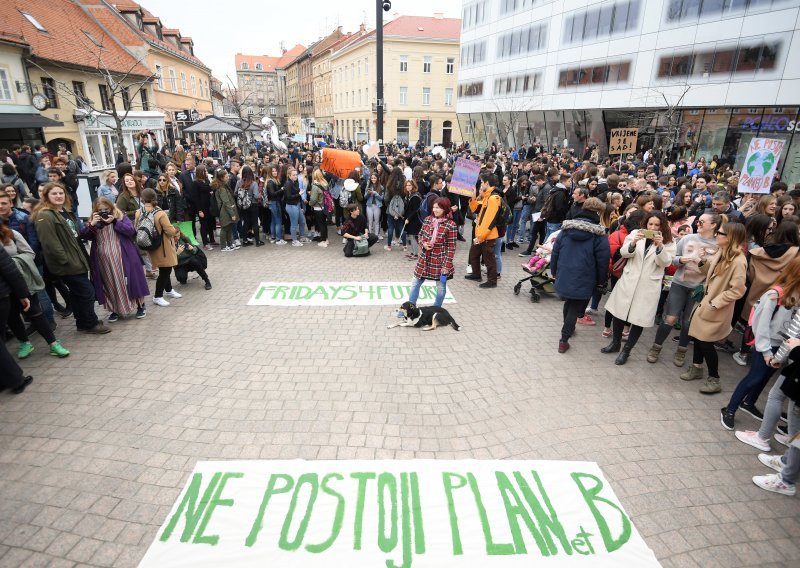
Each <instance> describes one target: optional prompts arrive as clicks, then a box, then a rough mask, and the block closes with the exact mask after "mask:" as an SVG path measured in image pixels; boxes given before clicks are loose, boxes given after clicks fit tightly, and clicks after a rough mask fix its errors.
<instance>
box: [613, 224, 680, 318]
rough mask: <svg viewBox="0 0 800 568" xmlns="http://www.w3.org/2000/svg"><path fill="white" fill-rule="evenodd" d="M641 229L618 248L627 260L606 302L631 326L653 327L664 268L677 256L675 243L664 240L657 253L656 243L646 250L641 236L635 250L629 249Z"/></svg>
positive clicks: (614, 312) (617, 316)
mask: <svg viewBox="0 0 800 568" xmlns="http://www.w3.org/2000/svg"><path fill="white" fill-rule="evenodd" d="M638 232H639V230H638V229H637V230H636V231H633V232H632V233H631V234H629V235H628V236H627V237H626V238H625V242H624V243H622V247H620V249H619V252H620V254H621V255H622V256H623V257H625V258H627V259H628V262H627V264H625V270H624V271H623V272H622V276H621V277H620V279H619V280H618V281H617V284H616V286H614V290H613V291H612V292H611V296H610V297H609V298H608V302H606V310H608V311H609V312H611V313H612V314H613V315H614V317H616V318H619V319H621V320H623V321H627V322H628V323H630V324H632V325H638V326H640V327H652V326H653V324H654V323H655V317H656V309H657V308H658V298H659V296H660V295H661V288H662V283H663V280H664V269H665V268H666V267H667V266H669V265H670V263H671V262H672V259H673V257H674V256H675V243H674V242H671V243H665V244H664V246H663V247H662V248H661V252H660V253H658V254H656V247H655V245H651V246H650V248H649V249H647V252H645V241H644V239H642V240H640V241H639V242H638V243H636V248H635V249H634V251H633V252H629V251H630V248H629V247H630V244H631V243H632V242H633V238H634V237H635V236H636V234H637V233H638Z"/></svg>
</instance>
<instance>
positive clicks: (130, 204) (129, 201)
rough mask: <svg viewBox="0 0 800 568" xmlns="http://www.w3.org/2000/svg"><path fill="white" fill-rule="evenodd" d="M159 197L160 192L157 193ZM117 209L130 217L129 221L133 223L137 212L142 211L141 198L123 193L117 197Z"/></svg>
mask: <svg viewBox="0 0 800 568" xmlns="http://www.w3.org/2000/svg"><path fill="white" fill-rule="evenodd" d="M156 195H158V191H156ZM116 205H117V208H118V209H119V210H120V211H122V212H123V213H125V215H127V216H128V219H130V220H131V221H133V220H134V219H135V218H136V212H137V211H138V210H139V209H141V205H140V204H139V198H138V197H134V196H133V195H131V194H130V193H128V192H127V191H121V192H120V194H119V196H118V197H117V204H116Z"/></svg>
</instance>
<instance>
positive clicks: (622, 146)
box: [608, 128, 639, 156]
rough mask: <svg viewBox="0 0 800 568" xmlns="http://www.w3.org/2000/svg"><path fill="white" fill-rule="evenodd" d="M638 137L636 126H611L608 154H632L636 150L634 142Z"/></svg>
mask: <svg viewBox="0 0 800 568" xmlns="http://www.w3.org/2000/svg"><path fill="white" fill-rule="evenodd" d="M638 139H639V129H638V128H612V129H611V138H610V139H609V141H608V154H609V155H610V156H614V155H616V154H633V153H634V152H636V142H637V141H638Z"/></svg>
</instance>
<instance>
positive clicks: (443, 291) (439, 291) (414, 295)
mask: <svg viewBox="0 0 800 568" xmlns="http://www.w3.org/2000/svg"><path fill="white" fill-rule="evenodd" d="M423 282H425V280H424V279H422V278H414V279H413V280H412V281H411V294H410V295H409V296H408V301H409V302H411V303H412V304H414V305H416V304H417V300H418V299H419V291H420V289H421V288H422V283H423ZM446 295H447V281H445V282H442V281H441V280H437V281H436V300H434V302H433V305H434V306H436V307H437V308H441V307H442V304H444V297H445V296H446Z"/></svg>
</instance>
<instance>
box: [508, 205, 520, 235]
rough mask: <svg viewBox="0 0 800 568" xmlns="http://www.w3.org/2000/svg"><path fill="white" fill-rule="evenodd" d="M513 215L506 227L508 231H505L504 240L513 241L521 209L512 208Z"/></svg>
mask: <svg viewBox="0 0 800 568" xmlns="http://www.w3.org/2000/svg"><path fill="white" fill-rule="evenodd" d="M512 212H513V214H514V217H513V218H512V219H511V225H510V226H509V227H508V231H506V242H507V243H513V242H514V239H515V238H516V236H517V228H518V227H519V220H520V219H521V218H522V209H514V210H513V211H512Z"/></svg>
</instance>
